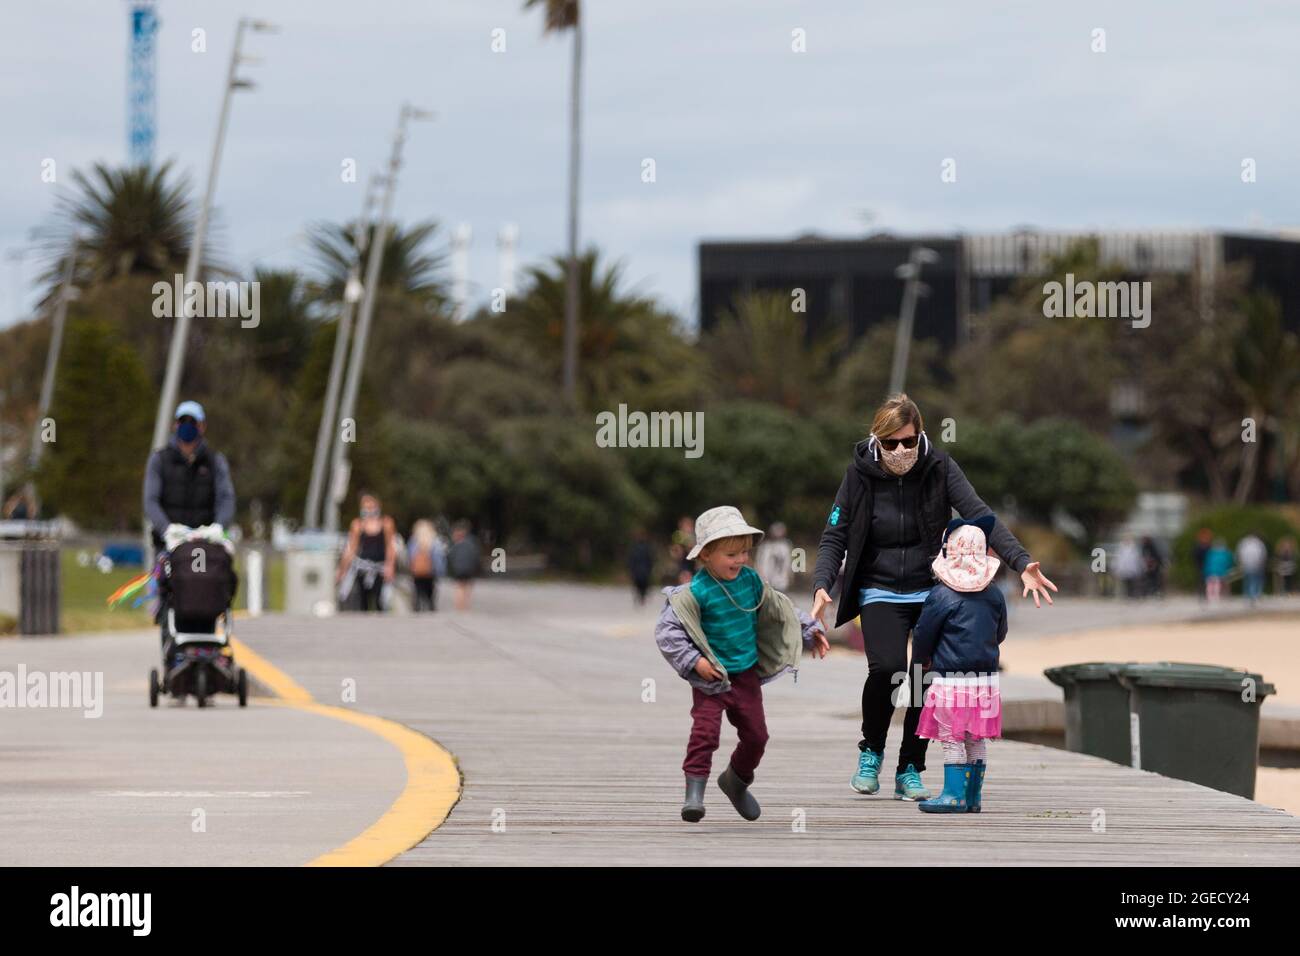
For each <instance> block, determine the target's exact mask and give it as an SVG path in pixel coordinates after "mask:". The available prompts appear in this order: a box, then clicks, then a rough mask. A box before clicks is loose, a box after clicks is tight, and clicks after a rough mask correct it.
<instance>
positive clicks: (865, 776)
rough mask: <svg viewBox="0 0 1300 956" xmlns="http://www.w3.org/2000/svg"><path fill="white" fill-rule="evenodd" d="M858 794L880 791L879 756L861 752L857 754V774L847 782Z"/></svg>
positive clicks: (869, 752) (870, 751) (867, 751)
mask: <svg viewBox="0 0 1300 956" xmlns="http://www.w3.org/2000/svg"><path fill="white" fill-rule="evenodd" d="M849 786H850V787H852V788H853V789H854V790H856V791H857V792H858V793H875V792H876V791H877V790H879V789H880V754H878V753H876V752H875V751H874V750H863V751H861V752H859V754H858V772H857V773H855V774H854V775H853V779H852V780H850V781H849Z"/></svg>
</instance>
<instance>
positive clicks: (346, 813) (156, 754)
mask: <svg viewBox="0 0 1300 956" xmlns="http://www.w3.org/2000/svg"><path fill="white" fill-rule="evenodd" d="M157 657H158V637H157V633H156V632H155V631H149V632H125V633H123V632H118V633H112V634H105V635H85V636H77V637H54V638H13V639H5V640H0V672H8V673H10V674H17V673H18V672H19V668H24V669H25V670H26V672H27V674H29V675H31V674H33V673H34V672H40V673H43V674H46V675H48V674H49V673H51V672H70V671H83V672H84V671H89V672H91V673H92V674H94V673H99V674H101V675H102V687H103V699H102V705H101V707H102V714H101V716H99V717H87V716H86V713H87V711H86V709H85V708H84V707H78V708H67V709H58V708H38V709H32V708H14V707H3V708H0V866H49V865H76V866H85V865H91V866H101V865H102V866H139V865H145V866H161V865H167V866H185V865H192V866H214V865H233V864H242V865H249V864H252V865H275V866H296V865H301V864H304V863H307V862H309V861H312V860H314V859H316V858H317V857H319V856H321V855H322V854H325V853H328V852H330V851H332V850H334V849H335V848H337V847H339V846H341V845H344V844H346V843H348V841H350V840H352V839H353V838H354V837H356V836H357V835H358V834H359V833H361V832H363V831H364V830H366V828H367V827H369V826H371V825H372V824H373V823H374V822H375V820H376V819H378V818H379V817H381V816H382V815H383V814H384V812H385V811H386V810H387V809H388V808H389V807H390V806H391V805H392V803H393V802H394V800H395V799H397V797H398V795H399V794H400V793H401V792H402V789H403V786H404V784H405V778H406V774H405V771H404V768H403V763H402V759H401V754H399V753H398V751H397V750H396V749H395V748H394V747H393V746H392V745H391V744H389V743H387V742H386V741H384V740H383V739H381V738H379V737H377V736H375V734H373V733H371V732H368V731H367V730H366V729H364V728H362V727H358V726H355V725H353V724H351V723H347V722H344V721H340V720H332V719H329V718H328V717H326V716H321V715H319V714H316V713H312V712H310V711H307V710H302V709H297V708H292V707H286V706H281V705H277V704H274V703H270V702H267V701H266V700H265V699H258V698H255V699H254V700H253V701H251V702H250V704H249V706H248V708H247V709H243V710H241V709H240V708H239V707H238V705H237V703H236V701H235V698H234V697H231V696H227V695H218V696H217V697H215V698H213V700H214V701H215V703H214V705H213V706H212V707H209V708H205V709H203V710H200V709H198V708H197V707H195V706H194V703H193V701H192V700H191V701H190V702H189V703H188V705H187V706H184V707H181V706H178V705H176V704H175V703H172V702H169V701H167V700H164V701H163V702H162V703H160V704H159V707H158V709H156V710H152V709H150V707H149V704H148V698H147V684H146V677H147V674H148V670H149V668H150V667H151V666H155V665H156V661H157ZM90 686H93V681H92V683H91V685H90ZM85 702H87V703H93V701H89V700H87V701H85ZM95 709H99V708H92V711H91V712H93V711H94V710H95Z"/></svg>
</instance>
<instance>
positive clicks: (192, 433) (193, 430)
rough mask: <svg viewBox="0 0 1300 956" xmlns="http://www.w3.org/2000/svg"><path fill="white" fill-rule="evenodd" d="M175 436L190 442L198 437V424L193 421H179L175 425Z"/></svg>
mask: <svg viewBox="0 0 1300 956" xmlns="http://www.w3.org/2000/svg"><path fill="white" fill-rule="evenodd" d="M176 437H177V438H179V439H180V440H181V441H184V442H191V441H194V439H196V438H198V437H199V426H198V425H196V424H195V423H194V422H181V423H180V424H179V425H177V426H176Z"/></svg>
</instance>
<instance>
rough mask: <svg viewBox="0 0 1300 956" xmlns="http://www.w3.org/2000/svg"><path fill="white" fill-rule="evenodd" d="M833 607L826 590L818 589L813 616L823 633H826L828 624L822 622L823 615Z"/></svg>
mask: <svg viewBox="0 0 1300 956" xmlns="http://www.w3.org/2000/svg"><path fill="white" fill-rule="evenodd" d="M830 606H831V596H830V595H829V594H827V593H826V589H825V588H818V589H817V593H816V594H815V595H813V607H812V616H813V620H815V621H816V622H817V623H818V624H820V625H821V626H822V631H823V632H826V622H825V621H824V620H822V615H823V614H825V613H826V609H827V608H828V607H830Z"/></svg>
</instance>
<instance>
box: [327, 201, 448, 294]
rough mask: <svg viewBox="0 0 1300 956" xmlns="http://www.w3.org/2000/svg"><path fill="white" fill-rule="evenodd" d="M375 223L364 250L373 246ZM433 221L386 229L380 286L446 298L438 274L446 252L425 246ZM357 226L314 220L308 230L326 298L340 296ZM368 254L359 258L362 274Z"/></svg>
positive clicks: (433, 229)
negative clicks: (405, 227)
mask: <svg viewBox="0 0 1300 956" xmlns="http://www.w3.org/2000/svg"><path fill="white" fill-rule="evenodd" d="M375 228H376V227H375V225H374V224H373V223H372V224H371V225H370V226H369V236H368V241H367V243H366V250H367V253H368V252H369V250H370V248H371V246H372V245H373V240H374V237H375ZM437 229H438V224H437V223H436V222H434V221H433V220H431V219H430V220H426V221H424V222H417V223H415V224H414V225H412V226H410V227H409V228H407V229H402V228H401V227H400V226H398V225H393V226H392V227H391V228H390V229H389V230H388V239H387V241H386V242H385V244H384V261H383V263H382V266H381V268H380V270H379V285H380V288H383V289H396V290H400V291H402V292H405V293H409V294H411V295H415V296H430V297H435V298H439V299H441V298H445V288H444V283H443V281H442V279H441V278H440V277H439V273H440V271H441V270H442V267H443V264H444V262H445V261H446V258H447V257H446V254H445V253H442V252H432V251H429V250H428V249H427V248H426V246H427V245H428V243H429V242H430V241H431V240H432V238H433V236H434V233H435V232H437ZM356 239H357V227H356V225H355V224H351V223H350V224H347V225H340V224H338V223H333V222H319V223H315V224H313V225H312V226H310V227H309V229H308V241H309V242H310V244H311V250H312V254H313V258H314V259H315V264H316V269H317V272H318V273H319V274H320V277H321V285H322V287H323V288H322V292H323V293H324V296H323V297H325V298H328V299H332V300H337V299H338V298H339V297H341V296H342V295H343V288H344V286H345V285H346V283H347V279H348V272H349V271H350V269H351V268H352V263H353V261H354V260H355V259H356V256H357V252H356ZM368 261H369V260H368V256H367V255H366V254H363V255H362V257H361V275H363V276H364V275H365V274H366V263H367V262H368Z"/></svg>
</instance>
